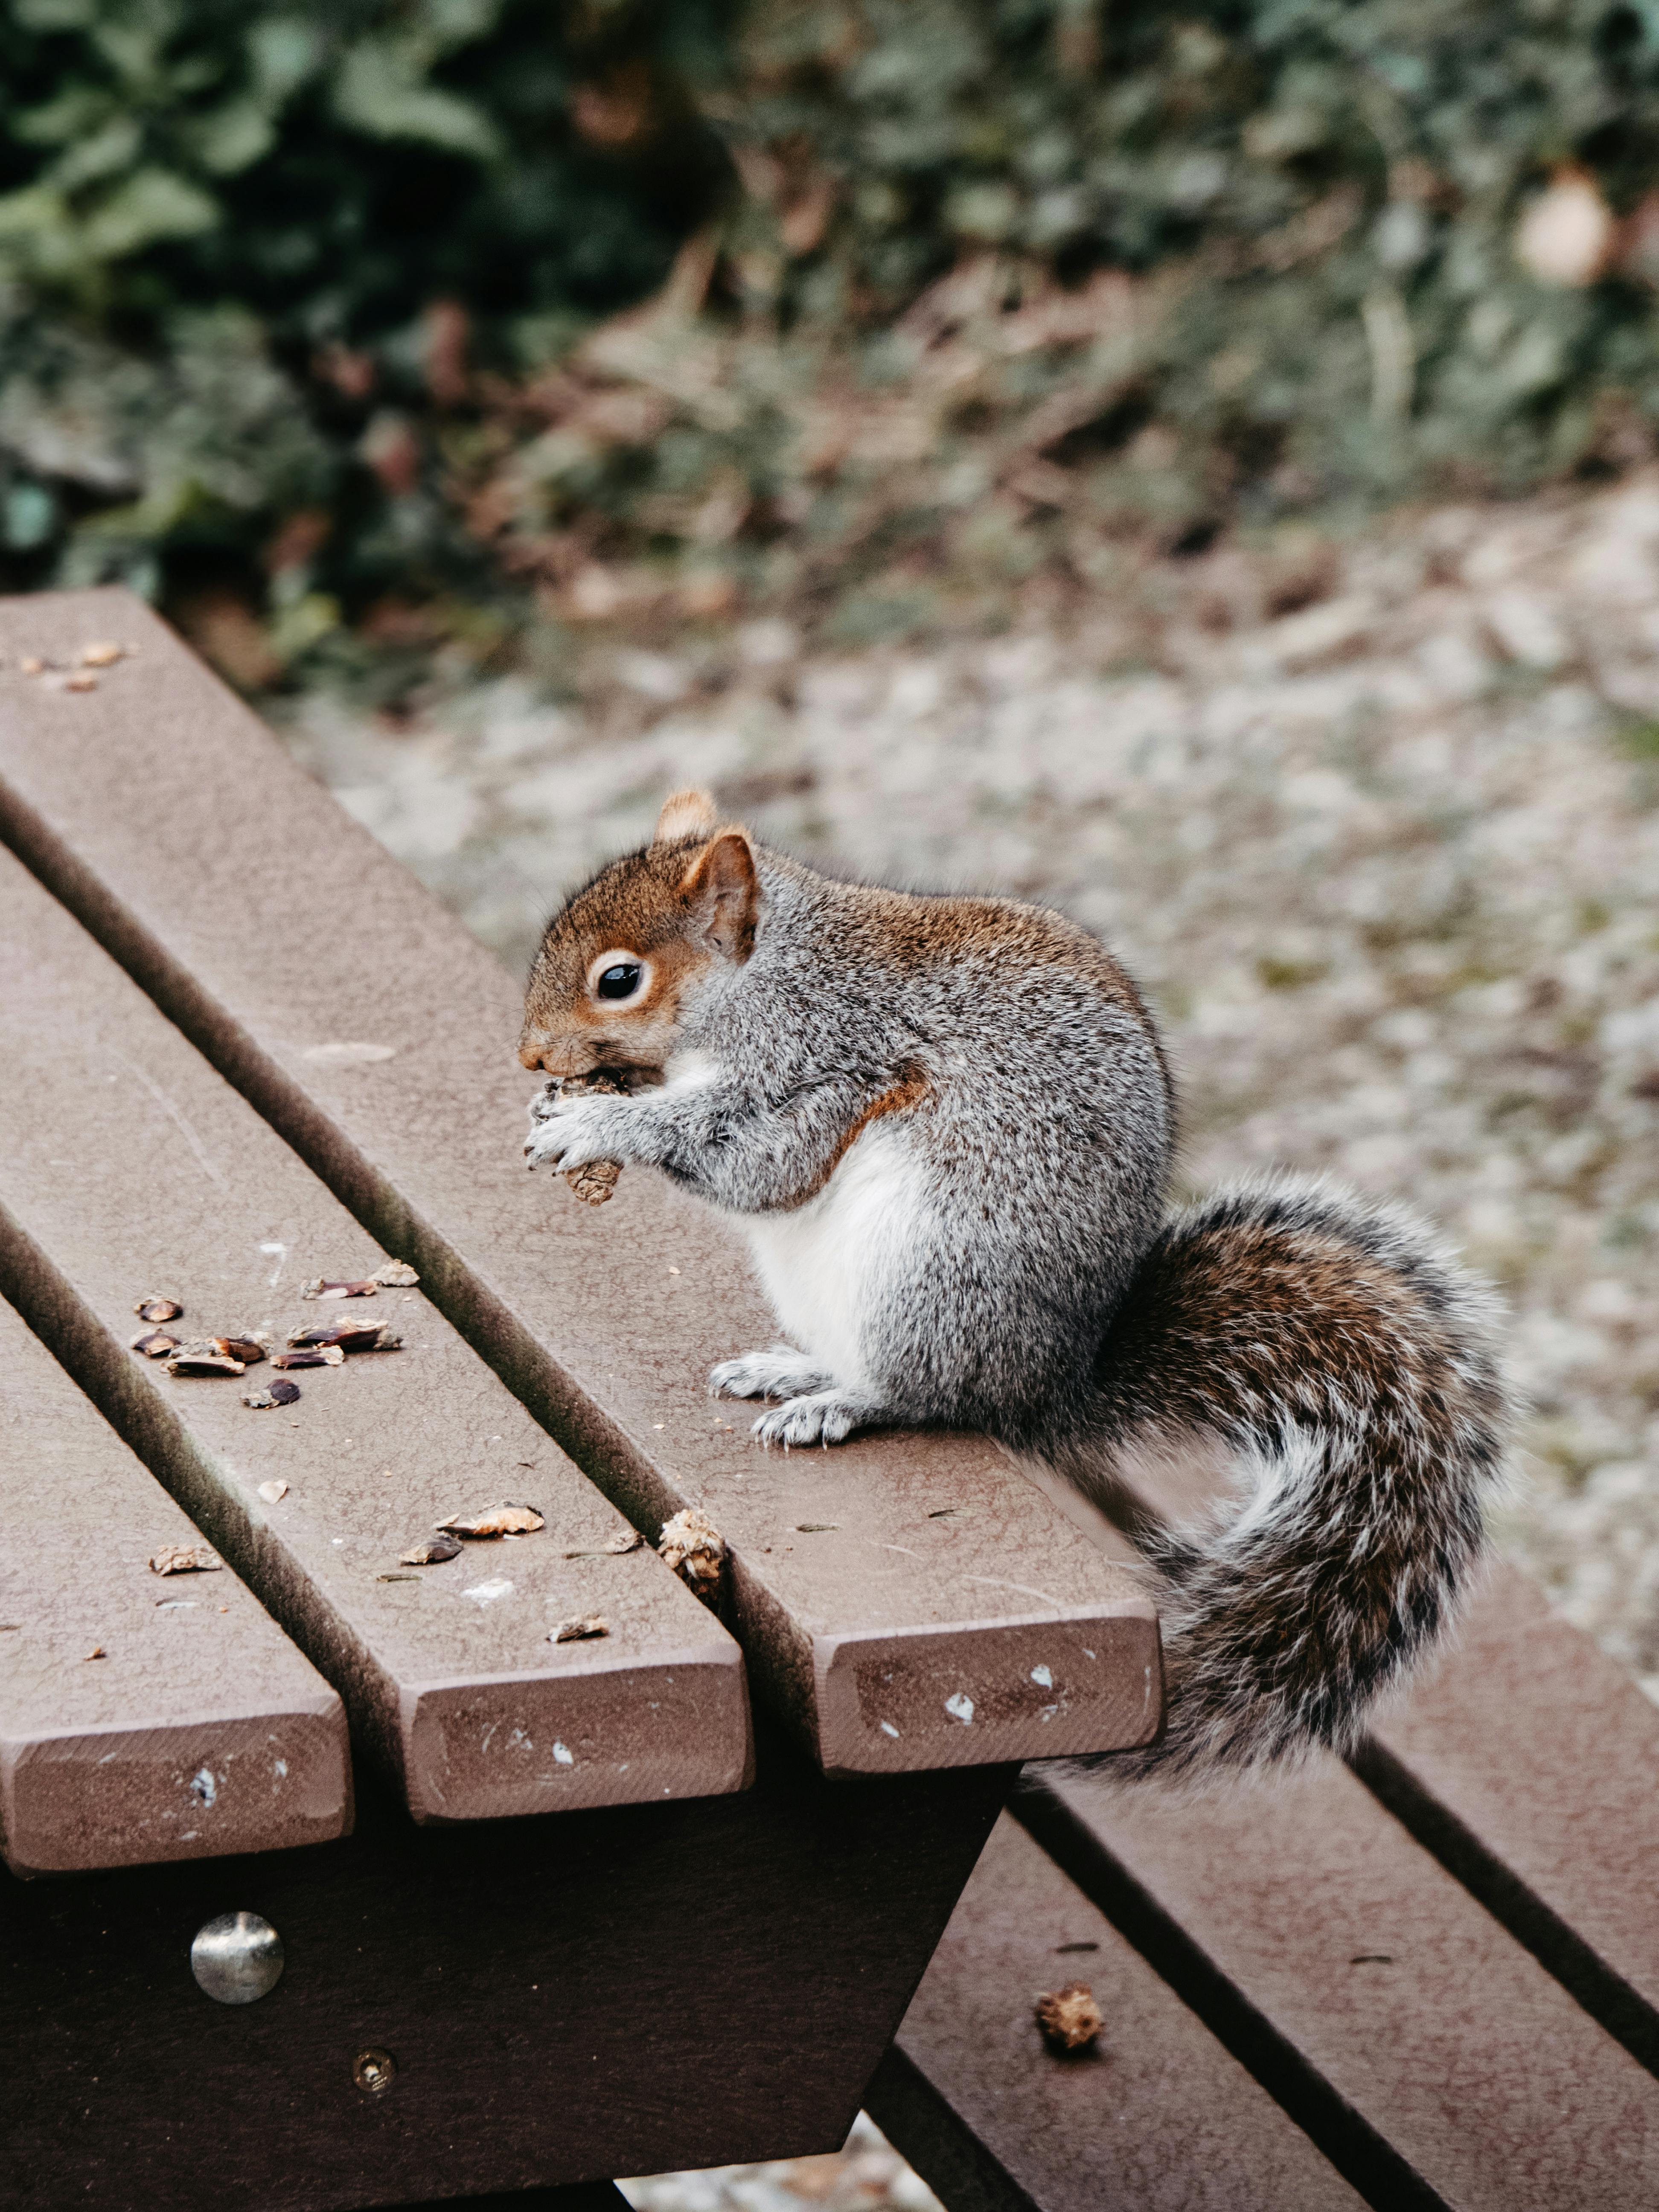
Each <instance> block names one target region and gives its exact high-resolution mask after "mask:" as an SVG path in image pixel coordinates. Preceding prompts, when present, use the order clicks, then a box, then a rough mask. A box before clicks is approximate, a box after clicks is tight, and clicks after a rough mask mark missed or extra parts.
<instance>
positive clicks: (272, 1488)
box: [259, 1482, 288, 1505]
mask: <svg viewBox="0 0 1659 2212" xmlns="http://www.w3.org/2000/svg"><path fill="white" fill-rule="evenodd" d="M259 1495H260V1497H261V1498H264V1501H265V1504H267V1505H280V1504H282V1502H283V1499H284V1498H286V1497H287V1496H288V1485H287V1483H285V1482H262V1483H261V1484H260V1485H259Z"/></svg>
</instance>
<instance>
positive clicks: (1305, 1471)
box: [520, 792, 1507, 1775]
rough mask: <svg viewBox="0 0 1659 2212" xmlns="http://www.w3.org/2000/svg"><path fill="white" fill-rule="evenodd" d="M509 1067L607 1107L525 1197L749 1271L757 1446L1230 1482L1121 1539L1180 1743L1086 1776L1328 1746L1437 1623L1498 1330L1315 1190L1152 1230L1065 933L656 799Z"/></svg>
mask: <svg viewBox="0 0 1659 2212" xmlns="http://www.w3.org/2000/svg"><path fill="white" fill-rule="evenodd" d="M520 1058H521V1059H522V1060H524V1062H525V1064H526V1066H530V1067H535V1068H539V1069H542V1070H544V1071H545V1072H546V1073H549V1074H550V1075H554V1076H557V1077H562V1078H563V1077H573V1076H582V1075H587V1074H589V1073H592V1071H594V1070H595V1069H599V1068H605V1069H609V1070H613V1071H617V1072H618V1073H619V1074H623V1075H626V1076H629V1078H630V1079H633V1080H632V1081H631V1083H630V1090H631V1095H623V1096H614V1097H611V1096H599V1095H595V1096H587V1097H566V1096H563V1095H560V1094H559V1093H558V1092H557V1091H556V1090H555V1089H554V1088H553V1087H552V1086H550V1089H549V1091H547V1092H546V1093H544V1094H543V1096H541V1097H538V1099H537V1100H536V1102H535V1103H534V1105H533V1106H532V1123H533V1126H532V1134H531V1138H530V1139H529V1142H528V1143H527V1145H526V1153H527V1155H528V1157H529V1158H530V1161H531V1164H532V1165H534V1164H537V1163H538V1162H540V1161H548V1162H551V1163H554V1164H556V1165H557V1166H558V1167H559V1168H560V1169H561V1170H562V1171H565V1172H568V1171H570V1170H576V1169H580V1167H582V1166H583V1165H585V1164H587V1163H590V1162H592V1161H596V1160H602V1159H603V1160H616V1161H621V1162H624V1163H630V1162H631V1163H639V1164H645V1165H648V1166H653V1167H655V1168H657V1169H659V1170H661V1171H662V1172H663V1173H664V1174H665V1175H667V1176H670V1177H671V1178H672V1179H673V1180H674V1181H676V1182H679V1183H680V1184H682V1185H683V1186H684V1188H687V1189H689V1190H690V1191H692V1192H694V1193H695V1194H697V1195H698V1196H700V1197H702V1199H704V1200H707V1201H708V1203H709V1204H711V1205H713V1206H715V1207H717V1208H718V1209H719V1210H720V1212H723V1213H724V1214H725V1215H726V1217H727V1218H729V1219H730V1220H731V1221H732V1224H733V1225H735V1226H736V1227H737V1228H738V1230H739V1231H741V1232H742V1233H743V1234H744V1236H745V1237H746V1238H747V1240H748V1243H749V1245H750V1251H751V1253H752V1255H753V1256H754V1260H755V1262H756V1265H757V1269H758V1271H759V1273H760V1275H761V1278H762V1280H763V1283H764V1285H765V1287H766V1289H767V1291H768V1293H769V1296H770V1297H771V1300H772V1304H773V1305H774V1308H775V1310H776V1312H777V1315H778V1317H779V1321H780V1323H781V1327H782V1328H783V1330H784V1332H785V1334H786V1335H787V1337H788V1338H789V1339H790V1341H789V1342H787V1343H782V1344H778V1345H775V1346H771V1347H769V1348H768V1349H766V1350H762V1351H757V1352H749V1353H747V1354H744V1355H743V1356H741V1357H739V1358H734V1359H730V1360H726V1361H724V1362H722V1363H721V1364H720V1365H719V1366H718V1367H716V1368H715V1370H714V1373H713V1375H712V1376H711V1378H710V1385H711V1389H713V1390H714V1392H715V1393H716V1394H717V1395H723V1396H728V1397H748V1398H756V1399H769V1400H772V1401H776V1402H775V1403H774V1404H773V1405H772V1406H771V1407H769V1410H768V1411H766V1412H764V1413H762V1415H761V1416H760V1418H759V1419H758V1420H757V1422H756V1424H755V1431H756V1434H757V1437H759V1438H760V1439H761V1441H762V1442H763V1443H782V1444H785V1445H792V1444H793V1445H799V1444H809V1443H817V1444H826V1445H827V1444H831V1443H839V1442H841V1441H842V1439H843V1438H844V1437H848V1436H849V1435H850V1434H852V1433H853V1432H854V1430H857V1429H861V1428H870V1427H875V1426H882V1425H897V1424H903V1425H911V1424H944V1425H955V1426H960V1427H971V1428H976V1429H980V1430H982V1431H986V1432H987V1433H989V1434H990V1435H993V1436H994V1437H998V1438H1000V1440H1001V1441H1002V1442H1004V1443H1006V1444H1007V1445H1009V1446H1010V1447H1011V1448H1012V1449H1014V1450H1015V1451H1017V1452H1023V1453H1032V1454H1036V1455H1039V1456H1041V1457H1042V1458H1043V1459H1045V1460H1047V1461H1048V1462H1051V1463H1053V1464H1054V1465H1055V1466H1057V1467H1058V1468H1060V1469H1061V1470H1062V1471H1063V1472H1065V1473H1066V1474H1068V1475H1069V1476H1071V1478H1072V1479H1073V1480H1075V1481H1077V1482H1079V1484H1080V1485H1081V1486H1083V1487H1085V1489H1092V1490H1094V1491H1095V1492H1097V1495H1102V1496H1105V1497H1108V1498H1114V1497H1115V1498H1118V1499H1120V1500H1121V1498H1123V1497H1124V1496H1125V1495H1126V1494H1132V1492H1133V1471H1134V1468H1135V1467H1136V1465H1137V1464H1138V1463H1139V1462H1142V1461H1144V1460H1145V1459H1146V1457H1147V1456H1148V1455H1157V1454H1158V1453H1160V1452H1164V1453H1169V1452H1176V1453H1179V1452H1181V1451H1183V1450H1188V1449H1194V1448H1197V1449H1206V1450H1207V1451H1209V1452H1210V1453H1211V1454H1212V1455H1213V1454H1214V1453H1215V1452H1216V1451H1218V1450H1219V1451H1221V1452H1222V1453H1224V1454H1225V1455H1226V1457H1227V1458H1228V1460H1229V1462H1230V1464H1231V1468H1232V1469H1233V1471H1234V1472H1235V1474H1236V1475H1237V1478H1238V1480H1239V1481H1240V1482H1241V1484H1243V1485H1247V1486H1248V1495H1247V1497H1246V1499H1245V1502H1244V1503H1243V1505H1242V1506H1240V1507H1239V1508H1237V1510H1235V1511H1234V1513H1233V1514H1232V1515H1231V1517H1230V1518H1228V1519H1226V1520H1224V1521H1218V1522H1217V1523H1216V1525H1214V1526H1213V1527H1212V1528H1206V1529H1203V1530H1196V1531H1194V1530H1189V1531H1184V1532H1183V1531H1170V1530H1149V1531H1147V1532H1146V1534H1145V1535H1144V1537H1143V1548H1144V1549H1145V1550H1146V1552H1147V1553H1148V1554H1149V1556H1150V1558H1151V1559H1152V1561H1153V1563H1154V1565H1156V1567H1157V1569H1158V1572H1159V1574H1160V1576H1161V1577H1162V1579H1163V1583H1164V1589H1163V1590H1162V1592H1161V1594H1160V1607H1161V1609H1162V1611H1163V1613H1164V1645H1165V1656H1166V1664H1167V1666H1168V1668H1169V1674H1170V1717H1169V1724H1168V1727H1167V1729H1166V1730H1165V1733H1164V1736H1163V1737H1162V1738H1161V1739H1160V1740H1159V1741H1158V1743H1157V1744H1155V1745H1153V1746H1152V1747H1149V1748H1148V1749H1146V1750H1145V1751H1141V1752H1134V1753H1127V1754H1119V1755H1115V1756H1114V1757H1113V1759H1111V1760H1110V1762H1109V1766H1110V1769H1111V1771H1115V1772H1119V1773H1122V1774H1125V1775H1139V1774H1144V1773H1150V1772H1153V1771H1158V1772H1161V1773H1169V1774H1186V1773H1192V1772H1197V1771H1204V1770H1208V1769H1211V1768H1214V1767H1237V1766H1240V1765H1252V1764H1255V1763H1259V1762H1261V1761H1264V1760H1269V1759H1282V1758H1284V1757H1285V1756H1287V1755H1291V1754H1294V1753H1297V1752H1299V1751H1301V1750H1303V1749H1305V1748H1307V1747H1311V1746H1314V1745H1318V1744H1325V1745H1332V1746H1335V1747H1346V1746H1347V1745H1348V1744H1350V1743H1351V1742H1352V1740H1353V1738H1354V1736H1355V1735H1356V1734H1357V1732H1358V1728H1359V1726H1360V1724H1361V1721H1362V1717H1363V1715H1364V1711H1365V1709H1366V1707H1367V1705H1369V1703H1370V1701H1371V1700H1372V1699H1374V1698H1375V1696H1376V1694H1377V1693H1378V1692H1380V1691H1381V1690H1383V1688H1385V1687H1386V1686H1388V1685H1389V1684H1390V1683H1392V1682H1394V1681H1395V1680H1398V1679H1399V1678H1400V1677H1401V1674H1403V1673H1404V1672H1405V1671H1406V1670H1407V1668H1409V1667H1410V1665H1411V1664H1412V1662H1413V1660H1414V1659H1415V1658H1416V1657H1417V1656H1419V1654H1420V1653H1421V1652H1422V1651H1423V1650H1425V1649H1426V1648H1428V1647H1429V1646H1430V1645H1431V1644H1432V1643H1433V1642H1434V1641H1435V1639H1436V1638H1437V1636H1438V1635H1439V1634H1440V1633H1441V1632H1442V1631H1443V1628H1444V1626H1445V1625H1446V1623H1447V1622H1448V1620H1449V1619H1450V1618H1451V1616H1452V1615H1453V1613H1455V1609H1456V1606H1457V1603H1458V1601H1459V1598H1460V1595H1461V1594H1462V1591H1463V1590H1464V1589H1466V1587H1467V1585H1468V1579H1469V1576H1470V1572H1471V1570H1472V1567H1473V1565H1474V1562H1475V1561H1476V1559H1478V1557H1479V1555H1480V1550H1481V1547H1482V1545H1483V1541H1484V1537H1483V1530H1482V1521H1483V1505H1484V1502H1485V1500H1486V1497H1487V1496H1488V1494H1489V1493H1490V1492H1491V1491H1492V1487H1493V1486H1494V1485H1495V1484H1496V1483H1497V1481H1498V1480H1499V1473H1500V1466H1501V1461H1502V1455H1503V1449H1504V1430H1505V1423H1506V1418H1507V1415H1506V1407H1505V1403H1504V1390H1503V1386H1502V1383H1501V1381H1500V1378H1499V1372H1498V1360H1497V1355H1496V1352H1495V1348H1494V1346H1495V1339H1496V1317H1495V1309H1494V1307H1493V1304H1492V1300H1491V1298H1490V1297H1489V1295H1488V1294H1487V1293H1486V1292H1485V1291H1483V1290H1482V1289H1481V1288H1480V1285H1477V1284H1475V1283H1474V1282H1473V1281H1472V1280H1471V1279H1470V1278H1468V1276H1467V1275H1465V1274H1464V1273H1462V1272H1461V1270H1460V1269H1459V1268H1458V1267H1456V1265H1455V1262H1454V1261H1452V1260H1451V1258H1450V1257H1449V1255H1448V1254H1447V1253H1445V1252H1444V1251H1443V1249H1442V1248H1441V1247H1440V1246H1439V1244H1438V1243H1437V1241H1436V1240H1435V1238H1434V1237H1433V1236H1432V1235H1431V1232H1430V1231H1428V1230H1427V1229H1426V1228H1425V1227H1424V1226H1423V1225H1421V1224H1420V1223H1419V1222H1418V1221H1417V1220H1416V1219H1415V1218H1413V1217H1412V1216H1411V1215H1409V1214H1407V1213H1406V1212H1404V1211H1403V1210H1401V1209H1397V1208H1394V1207H1389V1206H1375V1205H1371V1204H1368V1203H1366V1202H1364V1201H1363V1200H1359V1199H1357V1198H1355V1197H1352V1196H1351V1195H1349V1194H1346V1193H1344V1192H1341V1191H1340V1190H1338V1189H1336V1188H1334V1187H1332V1186H1328V1185H1326V1184H1323V1183H1319V1182H1310V1181H1306V1180H1298V1179H1294V1178H1290V1177H1275V1178H1267V1179H1263V1180H1261V1181H1260V1182H1255V1183H1252V1184H1248V1185H1243V1186H1241V1187H1239V1188H1236V1189H1233V1190H1229V1191H1224V1192H1221V1193H1218V1194H1216V1195H1214V1196H1213V1197H1212V1198H1210V1199H1209V1200H1206V1201H1204V1202H1203V1203H1201V1204H1200V1205H1199V1206H1194V1207H1193V1208H1191V1209H1188V1211H1187V1212H1184V1213H1181V1214H1178V1215H1176V1216H1175V1217H1174V1218H1169V1217H1168V1215H1167V1212H1166V1200H1165V1193H1166V1188H1167V1184H1168V1178H1169V1170H1170V1155H1171V1150H1172V1146H1173V1143H1174V1135H1175V1114H1174V1103H1173V1097H1172V1091H1171V1086H1170V1078H1169V1072H1168V1069H1167V1066H1166V1065H1165V1062H1164V1055H1163V1053H1162V1050H1161V1048H1160V1046H1159V1042H1158V1036H1157V1033H1156V1030H1155V1029H1154V1026H1153V1024H1152V1018H1151V1016H1150V1014H1149V1012H1148V1011H1147V1009H1146V1006H1145V1004H1144V1003H1143V1001H1142V1000H1141V998H1140V996H1139V993H1138V992H1137V991H1136V989H1135V987H1134V986H1133V983H1132V982H1131V981H1130V980H1129V978H1128V977H1127V975H1125V973H1124V971H1123V970H1122V969H1121V967H1120V966H1119V965H1118V963H1116V962H1115V960H1114V959H1113V958H1112V957H1111V956H1110V955H1109V953H1108V952H1107V951H1105V950H1104V949H1103V947H1102V946H1101V945H1099V944H1098V943H1097V941H1096V940H1095V939H1093V938H1092V937H1091V936H1089V935H1088V933H1086V932H1085V931H1084V930H1082V929H1080V928H1079V927H1076V925H1074V924H1073V923H1072V922H1070V921H1066V920H1065V919H1064V918H1063V917H1062V916H1060V915H1055V914H1051V913H1048V912H1045V911H1043V910H1042V909H1040V908H1034V907H1030V906H1025V905H1023V904H1019V903H1018V902H1014V901H1012V900H1005V899H992V898H955V897H939V898H935V897H922V896H915V895H913V894H908V893H904V892H898V891H893V890H883V889H877V888H872V887H870V886H867V885H862V884H846V883H840V882H835V881H832V880H830V879H829V878H825V877H823V876H820V875H818V874H817V873H816V872H814V871H813V870H811V869H809V868H807V867H805V866H802V865H801V864H800V863H799V862H797V861H795V860H790V859H788V858H787V857H785V856H783V855H781V854H775V853H771V852H768V851H767V850H765V849H764V848H761V847H757V846H756V845H755V844H754V843H753V842H751V841H750V838H749V837H748V836H747V835H746V833H745V832H744V831H743V830H742V829H738V828H736V827H732V826H726V827H722V826H721V825H720V823H719V820H718V817H717V816H716V814H715V812H714V807H713V805H712V803H711V802H710V801H709V800H708V799H707V798H706V797H704V795H703V794H702V793H695V792H692V793H679V794H677V795H676V797H675V798H673V799H671V800H670V801H669V802H668V805H666V806H665V808H664V810H663V815H662V817H661V819H660V821H659V824H658V831H657V836H656V839H655V841H654V842H653V843H652V844H651V845H650V846H648V847H647V848H645V849H644V850H643V851H641V852H640V853H636V854H629V855H628V856H627V857H625V858H624V859H623V860H617V861H615V862H613V863H612V864H611V866H609V867H607V868H605V869H604V870H602V871H601V872H600V873H599V875H598V876H597V877H596V878H594V879H593V881H592V883H591V884H587V885H586V887H585V888H584V889H583V890H580V891H579V892H578V893H577V894H576V895H575V896H574V897H573V898H572V899H571V900H570V901H569V902H568V904H567V905H566V907H565V908H563V909H562V912H561V913H559V914H558V915H556V916H555V917H554V919H553V921H551V922H550V924H549V926H548V929H547V933H546V935H545V937H544V941H543V944H542V946H541V949H540V951H539V952H538V956H537V959H536V963H535V967H534V969H533V970H532V976H531V980H530V986H529V991H528V994H527V998H526V1018H525V1028H524V1033H523V1036H522V1038H521V1040H520ZM640 1078H643V1079H645V1083H644V1085H643V1086H641V1084H640V1082H639V1081H638V1080H637V1079H640Z"/></svg>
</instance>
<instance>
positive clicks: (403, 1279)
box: [369, 1260, 420, 1291]
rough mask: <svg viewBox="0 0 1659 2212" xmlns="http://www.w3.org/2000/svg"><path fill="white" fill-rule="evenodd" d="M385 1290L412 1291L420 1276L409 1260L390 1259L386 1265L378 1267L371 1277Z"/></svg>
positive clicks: (371, 1279) (372, 1280)
mask: <svg viewBox="0 0 1659 2212" xmlns="http://www.w3.org/2000/svg"><path fill="white" fill-rule="evenodd" d="M369 1279H370V1281H371V1282H375V1283H378V1284H379V1285H380V1288H381V1289H382V1290H383V1291H412V1290H413V1289H414V1287H415V1285H416V1283H418V1282H419V1281H420V1277H419V1276H418V1275H417V1274H416V1272H415V1270H414V1269H413V1267H410V1264H409V1262H408V1261H407V1260H388V1261H386V1265H385V1267H377V1268H376V1269H375V1270H374V1274H373V1275H372V1276H371V1277H370V1278H369Z"/></svg>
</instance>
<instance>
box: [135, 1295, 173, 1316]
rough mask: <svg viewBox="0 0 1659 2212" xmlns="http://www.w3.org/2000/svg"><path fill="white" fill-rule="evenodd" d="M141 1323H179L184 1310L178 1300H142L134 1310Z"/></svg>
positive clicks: (156, 1298)
mask: <svg viewBox="0 0 1659 2212" xmlns="http://www.w3.org/2000/svg"><path fill="white" fill-rule="evenodd" d="M133 1311H134V1313H136V1314H137V1316H138V1318H139V1320H140V1321H177V1320H178V1318H179V1315H180V1314H181V1313H183V1311H184V1308H183V1307H182V1306H181V1305H180V1304H179V1301H178V1299H177V1298H167V1297H148V1298H140V1299H139V1301H138V1303H137V1305H136V1306H134V1308H133Z"/></svg>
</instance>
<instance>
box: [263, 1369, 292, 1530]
mask: <svg viewBox="0 0 1659 2212" xmlns="http://www.w3.org/2000/svg"><path fill="white" fill-rule="evenodd" d="M298 1395H299V1393H298V1391H295V1396H296V1397H297V1396H298ZM259 1495H260V1497H261V1498H264V1501H265V1504H267V1505H280V1504H282V1502H283V1498H286V1497H287V1496H288V1485H287V1483H285V1482H262V1483H261V1484H260V1485H259Z"/></svg>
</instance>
